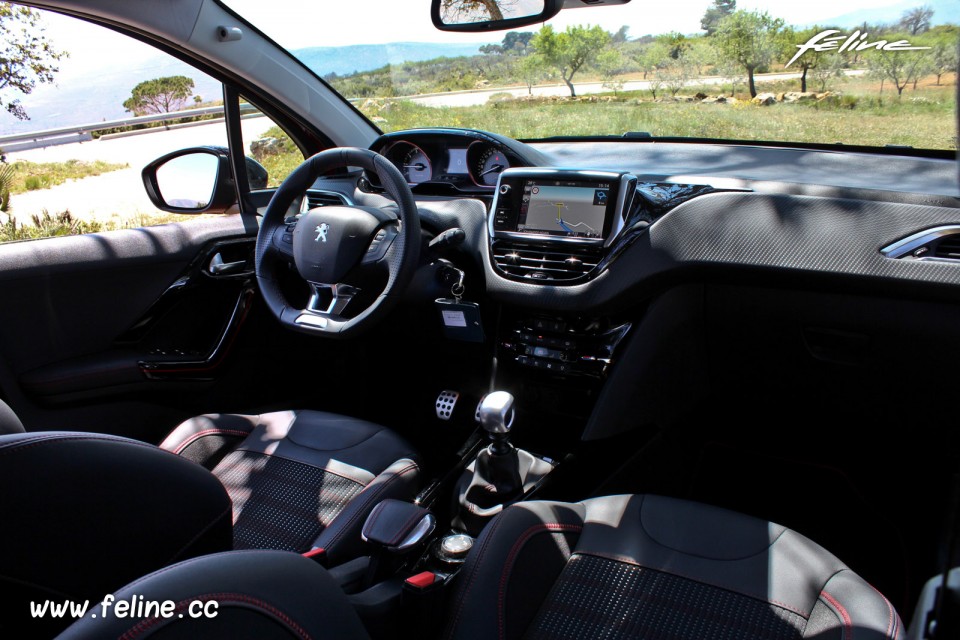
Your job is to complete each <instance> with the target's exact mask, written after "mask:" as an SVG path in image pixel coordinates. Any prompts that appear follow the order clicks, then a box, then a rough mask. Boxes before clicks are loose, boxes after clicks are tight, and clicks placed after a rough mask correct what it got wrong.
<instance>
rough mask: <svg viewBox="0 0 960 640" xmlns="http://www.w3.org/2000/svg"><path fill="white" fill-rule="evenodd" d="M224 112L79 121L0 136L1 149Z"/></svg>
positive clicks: (248, 109)
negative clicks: (91, 121) (80, 122)
mask: <svg viewBox="0 0 960 640" xmlns="http://www.w3.org/2000/svg"><path fill="white" fill-rule="evenodd" d="M255 112H259V110H258V109H257V108H256V107H254V106H253V105H251V104H241V105H240V113H241V114H244V113H255ZM222 114H223V107H222V106H218V107H200V108H199V109H187V110H185V111H172V112H169V113H155V114H151V115H149V116H134V117H132V118H124V119H122V120H110V121H105V122H93V123H90V124H78V125H73V126H71V127H60V128H57V129H41V130H39V131H31V132H29V133H16V134H12V135H7V136H0V149H2V150H3V151H18V150H23V149H27V148H36V147H40V146H52V145H56V144H64V143H70V142H78V141H85V140H90V139H91V137H92V136H91V134H92V133H94V132H95V131H103V130H105V129H116V128H118V127H133V126H136V125H140V124H153V123H156V122H170V121H171V120H181V119H183V118H195V117H198V116H211V115H222Z"/></svg>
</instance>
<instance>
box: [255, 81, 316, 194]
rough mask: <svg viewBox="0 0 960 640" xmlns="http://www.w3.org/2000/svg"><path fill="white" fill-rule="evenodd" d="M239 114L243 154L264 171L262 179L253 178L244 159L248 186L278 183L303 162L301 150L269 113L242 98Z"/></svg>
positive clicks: (269, 185)
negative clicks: (264, 174) (264, 175)
mask: <svg viewBox="0 0 960 640" xmlns="http://www.w3.org/2000/svg"><path fill="white" fill-rule="evenodd" d="M240 114H241V115H240V118H241V125H240V129H241V131H243V148H244V153H246V154H247V157H248V158H252V159H253V160H255V161H256V162H257V163H259V164H260V165H261V166H262V167H263V169H265V170H266V179H265V180H263V179H255V176H254V175H253V173H255V172H256V169H251V165H250V161H249V160H248V161H247V168H248V171H247V177H248V178H249V179H250V188H251V189H264V188H267V187H277V186H280V183H281V182H283V180H284V178H286V177H287V176H288V175H290V172H291V171H293V170H294V169H296V168H297V167H298V166H299V165H300V163H302V162H303V153H302V152H301V151H300V149H299V148H298V147H297V145H296V143H295V142H294V141H293V140H292V139H291V138H290V136H289V135H287V133H286V132H285V131H284V130H283V129H282V128H280V126H279V125H277V124H276V123H275V122H274V121H273V120H272V119H271V118H270V116H268V115H266V114H264V113H263V112H261V111H260V110H259V109H257V108H256V107H255V106H254V105H252V104H250V103H249V102H246V101H244V100H243V99H242V98H241V102H240ZM257 178H259V176H257Z"/></svg>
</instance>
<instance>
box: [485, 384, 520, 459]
mask: <svg viewBox="0 0 960 640" xmlns="http://www.w3.org/2000/svg"><path fill="white" fill-rule="evenodd" d="M513 418H514V411H513V396H512V395H511V394H509V393H507V392H506V391H494V392H493V393H488V394H487V395H486V397H484V399H483V400H482V401H481V402H480V425H481V426H482V427H483V429H484V431H486V432H487V437H488V438H489V439H490V452H491V453H492V454H493V455H496V456H501V455H506V454H508V453H510V452H511V451H512V450H513V445H511V444H510V428H511V427H513Z"/></svg>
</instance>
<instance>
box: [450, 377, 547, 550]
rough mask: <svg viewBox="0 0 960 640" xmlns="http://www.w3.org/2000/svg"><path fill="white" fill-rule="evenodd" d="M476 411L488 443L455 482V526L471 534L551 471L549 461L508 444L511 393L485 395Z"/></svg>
mask: <svg viewBox="0 0 960 640" xmlns="http://www.w3.org/2000/svg"><path fill="white" fill-rule="evenodd" d="M479 413H480V425H481V426H482V427H483V430H484V431H486V432H487V438H488V439H489V440H490V445H489V446H488V447H486V448H484V449H482V450H481V451H480V453H478V454H477V459H476V460H474V461H473V464H471V465H470V466H468V467H467V470H466V472H465V473H464V475H463V477H461V479H460V482H459V483H458V487H457V489H458V490H457V499H458V501H459V515H458V516H457V518H456V519H455V520H454V526H457V527H460V528H462V529H464V530H466V531H467V532H468V533H470V534H471V535H476V534H477V533H479V531H480V529H482V528H483V525H484V524H485V523H486V521H487V520H488V519H490V518H492V517H493V516H495V515H497V514H498V513H500V511H502V510H503V507H504V506H505V505H508V504H510V503H512V502H516V501H517V500H519V499H521V498H523V496H524V495H525V494H527V493H528V492H529V491H531V490H532V489H533V488H534V487H535V486H536V485H537V484H539V483H540V481H541V480H543V478H544V476H546V475H547V474H548V473H550V471H551V470H553V465H552V464H550V463H549V462H547V461H545V460H542V459H540V458H538V457H536V456H534V455H532V454H530V453H527V452H526V451H524V450H523V449H517V448H515V447H514V446H513V445H512V444H510V430H511V429H512V427H513V422H514V409H513V396H512V395H511V394H509V393H507V392H506V391H493V392H491V393H489V394H487V395H486V397H484V399H483V400H482V401H481V402H480V408H479Z"/></svg>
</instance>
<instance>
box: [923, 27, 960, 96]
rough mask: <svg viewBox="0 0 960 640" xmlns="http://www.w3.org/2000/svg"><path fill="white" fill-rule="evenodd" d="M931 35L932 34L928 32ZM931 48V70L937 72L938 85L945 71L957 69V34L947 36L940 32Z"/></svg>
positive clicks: (952, 71)
mask: <svg viewBox="0 0 960 640" xmlns="http://www.w3.org/2000/svg"><path fill="white" fill-rule="evenodd" d="M928 35H930V34H928ZM931 47H932V48H931V49H930V71H931V72H932V73H935V74H937V86H938V87H939V86H940V78H941V77H943V74H945V73H955V72H956V71H957V39H956V36H955V35H947V36H946V37H944V36H942V35H940V34H938V37H937V38H936V40H934V41H933V43H932V44H931Z"/></svg>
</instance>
